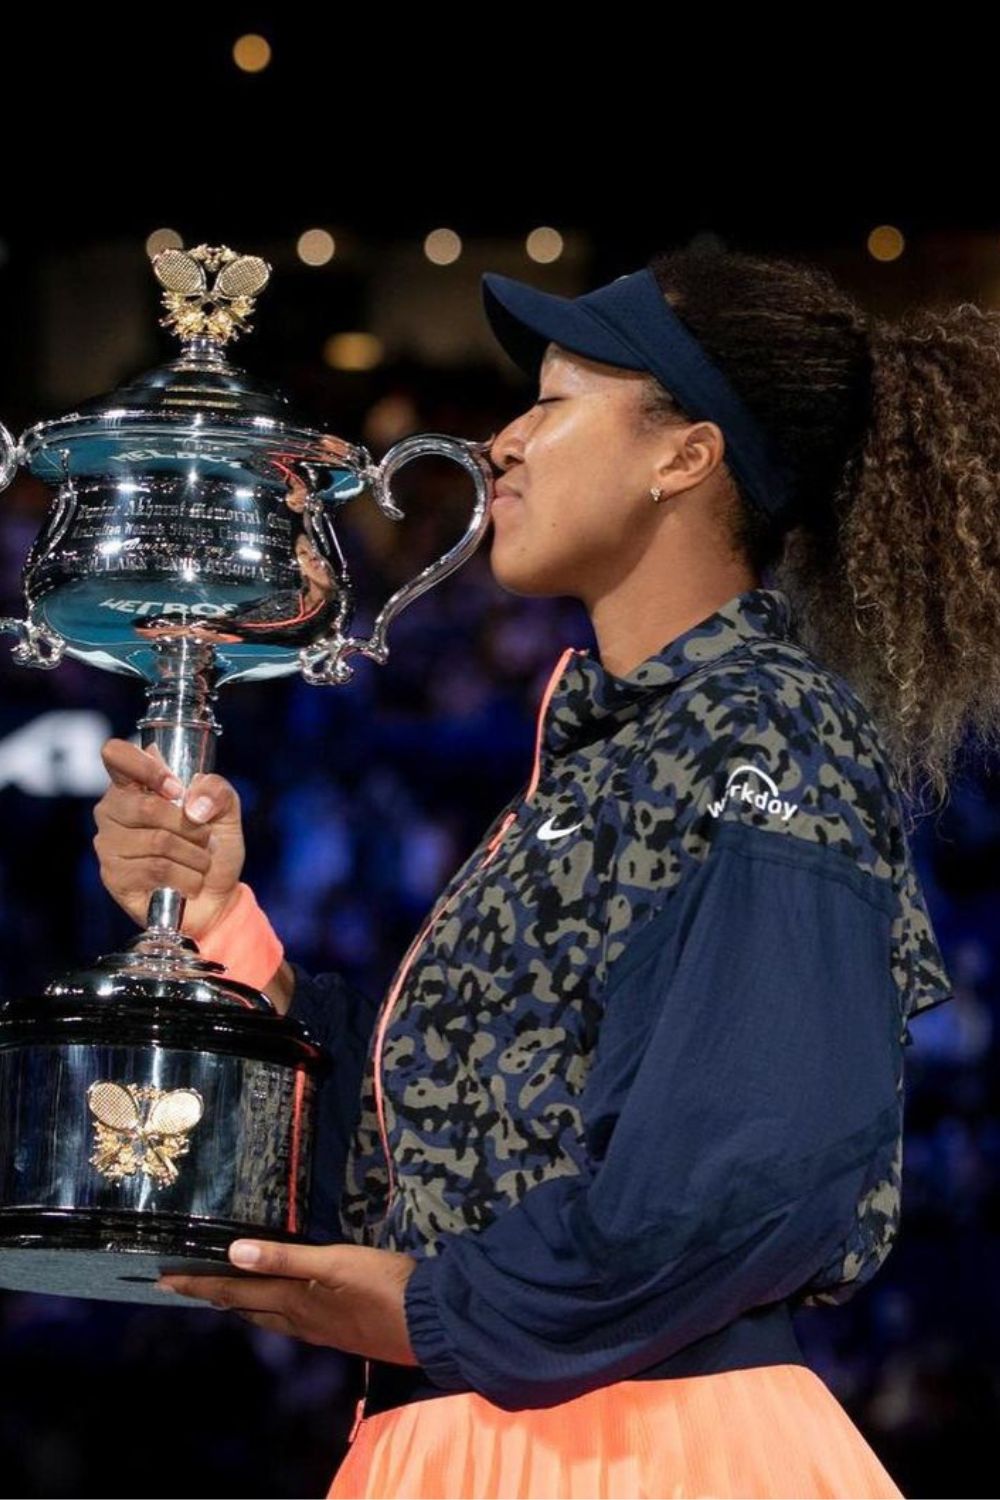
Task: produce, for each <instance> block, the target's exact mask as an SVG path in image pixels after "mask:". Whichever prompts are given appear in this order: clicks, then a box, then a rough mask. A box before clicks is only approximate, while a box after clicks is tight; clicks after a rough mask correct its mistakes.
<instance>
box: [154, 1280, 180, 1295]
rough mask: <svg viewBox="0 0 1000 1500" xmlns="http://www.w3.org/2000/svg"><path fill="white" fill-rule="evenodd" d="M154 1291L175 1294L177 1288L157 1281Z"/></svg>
mask: <svg viewBox="0 0 1000 1500" xmlns="http://www.w3.org/2000/svg"><path fill="white" fill-rule="evenodd" d="M156 1290H157V1291H158V1292H174V1293H176V1291H177V1288H176V1287H175V1286H170V1285H168V1283H167V1282H165V1281H158V1282H157V1283H156Z"/></svg>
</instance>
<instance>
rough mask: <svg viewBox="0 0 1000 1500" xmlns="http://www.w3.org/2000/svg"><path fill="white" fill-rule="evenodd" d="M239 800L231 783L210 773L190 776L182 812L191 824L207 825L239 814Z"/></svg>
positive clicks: (204, 772)
mask: <svg viewBox="0 0 1000 1500" xmlns="http://www.w3.org/2000/svg"><path fill="white" fill-rule="evenodd" d="M239 807H240V799H239V797H238V796H237V794H236V788H235V787H234V786H233V784H232V782H229V781H227V780H226V778H225V777H224V776H218V775H216V774H215V773H214V772H212V771H199V772H198V774H197V775H196V776H192V778H191V785H190V786H189V787H188V789H187V792H186V793H185V796H184V812H185V815H186V816H187V817H188V818H190V819H191V821H192V822H193V823H208V822H210V821H212V820H217V819H219V818H227V817H233V816H235V815H236V814H238V813H239Z"/></svg>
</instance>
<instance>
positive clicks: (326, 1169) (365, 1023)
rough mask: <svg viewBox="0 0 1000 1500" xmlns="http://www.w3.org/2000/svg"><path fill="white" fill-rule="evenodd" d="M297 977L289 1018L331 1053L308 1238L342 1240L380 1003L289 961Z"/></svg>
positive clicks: (320, 1107) (320, 1101)
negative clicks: (352, 1150)
mask: <svg viewBox="0 0 1000 1500" xmlns="http://www.w3.org/2000/svg"><path fill="white" fill-rule="evenodd" d="M289 963H290V965H291V968H292V970H293V972H294V974H295V988H294V990H293V991H292V999H291V1004H290V1005H289V1008H288V1014H289V1016H290V1017H291V1019H292V1020H294V1021H301V1022H302V1024H303V1026H304V1027H305V1028H306V1030H307V1031H308V1032H309V1034H310V1035H311V1036H312V1037H313V1039H314V1040H315V1041H317V1042H319V1043H320V1045H321V1046H323V1047H325V1048H326V1050H327V1052H328V1053H329V1055H330V1058H331V1062H332V1067H331V1070H330V1071H329V1072H328V1073H327V1074H326V1075H325V1077H324V1078H322V1079H321V1080H320V1082H319V1086H318V1089H317V1097H316V1125H315V1133H314V1136H313V1164H312V1173H311V1186H310V1197H309V1222H308V1226H307V1229H306V1238H307V1239H309V1240H312V1241H313V1242H314V1243H319V1244H328V1243H330V1242H335V1241H344V1240H345V1239H346V1236H345V1235H344V1232H343V1229H342V1227H341V1224H340V1217H339V1206H340V1196H341V1192H342V1189H343V1181H344V1167H345V1164H346V1161H347V1149H348V1146H349V1144H350V1139H351V1133H352V1131H353V1129H354V1126H355V1124H356V1122H357V1118H358V1114H359V1112H360V1109H361V1083H362V1076H363V1073H364V1067H365V1061H366V1058H367V1054H368V1047H369V1044H370V1041H371V1037H372V1032H373V1030H374V1025H375V1018H376V1015H377V1012H378V1001H377V999H375V998H374V997H373V996H371V995H368V994H366V993H365V992H364V991H363V990H360V989H358V987H357V986H356V985H353V984H351V983H350V982H349V981H348V980H347V979H345V978H344V977H343V975H342V974H338V973H336V972H333V973H325V974H316V975H312V974H308V973H307V972H306V971H305V969H303V967H302V965H301V964H297V963H295V962H294V960H292V959H289Z"/></svg>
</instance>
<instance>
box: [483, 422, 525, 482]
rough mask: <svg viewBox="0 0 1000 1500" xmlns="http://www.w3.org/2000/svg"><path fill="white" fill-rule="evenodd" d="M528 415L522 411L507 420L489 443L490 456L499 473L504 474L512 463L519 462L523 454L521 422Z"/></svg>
mask: <svg viewBox="0 0 1000 1500" xmlns="http://www.w3.org/2000/svg"><path fill="white" fill-rule="evenodd" d="M527 415H528V413H527V412H523V413H522V414H521V415H520V416H519V417H515V418H514V420H513V421H512V422H508V423H507V426H506V427H504V428H503V429H502V430H501V431H500V432H498V433H497V435H496V437H495V438H494V439H493V442H492V443H491V445H490V458H491V460H492V461H493V463H494V465H495V466H496V468H497V469H498V470H499V471H500V473H501V474H506V472H507V470H508V469H509V468H510V467H511V465H512V464H515V463H520V462H521V460H522V458H523V455H524V441H523V438H522V434H521V424H522V423H523V421H524V418H525V417H526V416H527Z"/></svg>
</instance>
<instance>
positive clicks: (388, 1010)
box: [348, 646, 583, 1442]
mask: <svg viewBox="0 0 1000 1500" xmlns="http://www.w3.org/2000/svg"><path fill="white" fill-rule="evenodd" d="M582 654H583V651H582V649H581V648H580V647H577V646H567V648H566V650H565V651H564V652H563V653H562V655H561V656H560V657H559V660H558V661H557V662H556V664H555V667H554V668H553V670H552V673H551V675H550V677H549V680H548V683H547V684H546V687H545V691H544V693H543V694H542V701H541V703H540V704H539V708H538V714H537V718H536V723H535V753H534V763H533V766H532V771H531V778H530V780H529V782H528V785H527V786H526V788H525V790H524V795H523V797H522V798H521V803H520V805H521V807H523V806H524V805H525V804H526V803H528V802H530V801H531V798H532V797H533V796H534V795H535V791H536V789H537V787H538V780H539V775H540V766H541V747H542V727H543V724H544V722H545V711H546V709H547V708H548V706H549V699H550V698H551V697H552V693H553V691H554V689H555V686H556V683H557V682H558V681H559V679H560V677H561V676H562V675H563V669H564V668H565V666H566V663H567V662H568V661H569V659H570V657H571V656H575V655H582ZM517 813H518V809H517V808H513V809H512V810H511V811H510V812H508V813H507V815H506V817H505V818H504V820H503V822H502V823H501V824H500V827H499V828H498V829H497V831H496V833H494V835H493V837H492V838H491V839H490V841H489V843H488V844H487V845H486V848H485V850H484V852H483V857H482V859H481V860H480V861H479V863H478V864H477V865H475V866H474V868H473V869H472V870H470V871H469V873H468V875H467V876H466V877H465V879H464V880H463V881H462V884H461V885H460V886H458V888H457V889H456V890H454V891H452V892H451V894H450V895H449V896H447V897H446V898H445V899H444V900H443V901H440V902H438V904H437V905H436V906H435V907H434V908H433V910H432V911H431V914H430V916H429V917H428V918H427V920H426V921H425V922H424V924H423V926H422V927H421V928H420V931H419V932H418V933H417V935H416V937H415V938H414V939H413V941H412V942H411V943H410V946H409V947H408V948H407V950H406V953H405V954H404V955H403V960H402V963H401V964H400V966H399V968H398V970H397V971H396V978H395V979H394V981H393V983H392V985H391V986H390V988H389V991H388V994H387V995H386V998H385V999H384V1000H383V1002H382V1007H381V1010H380V1011H379V1016H378V1021H377V1026H376V1032H375V1051H374V1061H373V1077H374V1084H375V1108H376V1111H377V1113H378V1125H379V1137H380V1139H381V1142H382V1154H383V1156H384V1157H385V1165H386V1173H387V1177H388V1190H387V1193H386V1204H385V1212H386V1218H388V1216H389V1211H390V1209H391V1207H392V1200H393V1194H394V1192H395V1188H396V1179H395V1174H394V1172H393V1170H392V1157H391V1155H390V1152H389V1138H388V1135H387V1133H386V1128H385V1112H384V1109H383V1103H382V1099H383V1095H382V1076H381V1074H382V1042H383V1038H384V1036H385V1032H386V1028H387V1026H388V1024H389V1021H390V1019H391V1016H392V1008H393V1005H394V1004H395V1001H396V997H397V995H398V994H399V992H400V990H401V989H402V986H403V982H404V980H405V979H406V976H407V974H408V973H409V971H410V968H411V966H412V962H413V959H414V957H415V956H416V953H417V950H418V948H419V947H420V944H421V943H422V941H423V939H424V937H425V936H426V935H427V933H428V932H430V930H431V928H432V927H433V926H434V924H435V923H436V922H437V921H438V920H439V918H440V917H441V916H442V915H443V913H444V911H445V909H446V908H447V907H448V906H449V905H450V904H451V902H452V901H454V900H455V898H456V897H457V896H460V895H461V893H462V892H463V891H464V890H465V887H466V886H467V885H468V883H469V881H470V880H471V879H472V878H473V876H474V875H478V874H479V872H480V870H482V869H483V867H484V866H485V865H487V864H489V862H490V860H491V859H492V858H493V856H494V855H495V854H496V852H497V850H498V849H499V848H500V845H501V844H502V843H503V840H504V836H505V834H506V832H507V830H508V828H509V827H510V825H511V824H512V823H513V822H515V821H516V819H517ZM371 1364H372V1361H371V1360H370V1359H366V1360H365V1391H364V1395H363V1396H362V1397H361V1399H360V1400H359V1402H358V1407H357V1413H356V1416H355V1420H354V1427H353V1429H352V1431H351V1434H350V1437H349V1438H348V1442H351V1441H353V1439H354V1434H355V1433H356V1432H357V1430H358V1427H359V1425H360V1423H361V1415H362V1411H363V1409H364V1404H365V1399H366V1397H367V1394H368V1379H369V1375H370V1373H371Z"/></svg>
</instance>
